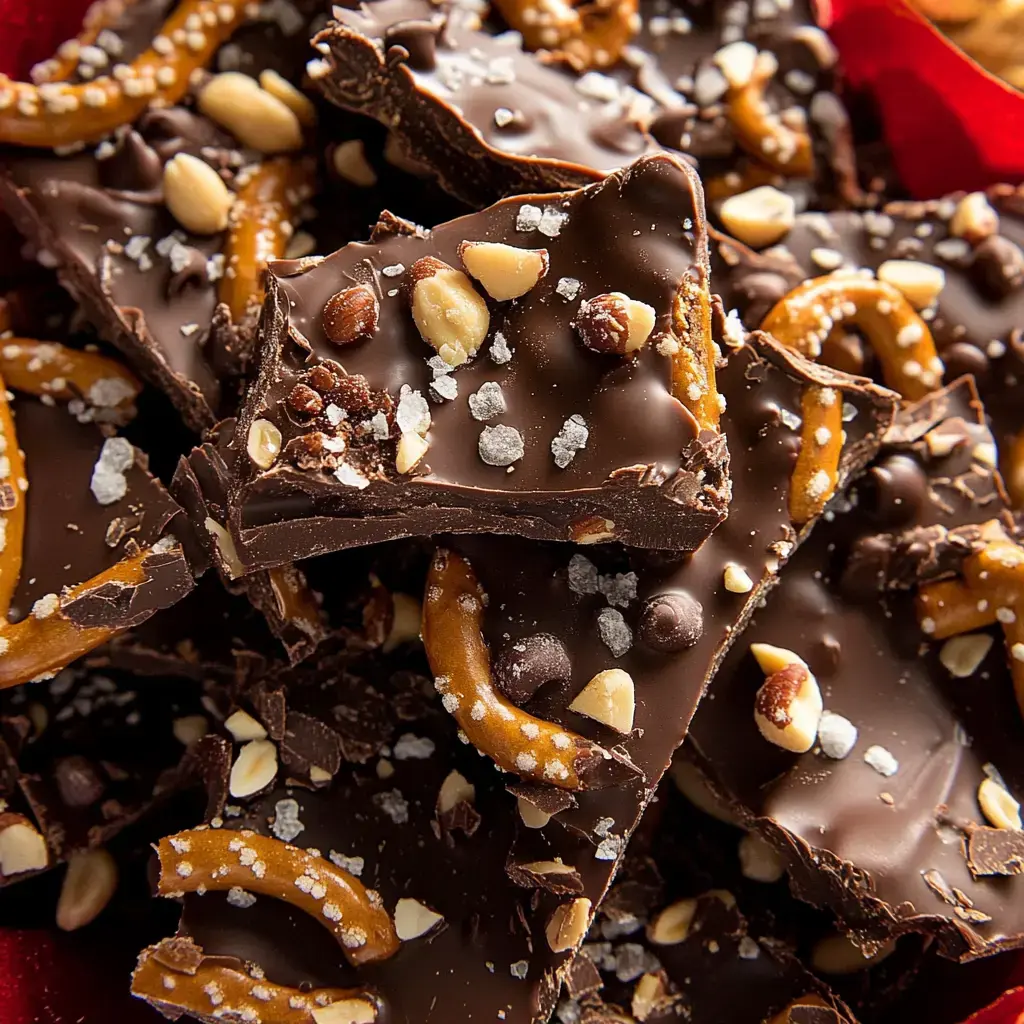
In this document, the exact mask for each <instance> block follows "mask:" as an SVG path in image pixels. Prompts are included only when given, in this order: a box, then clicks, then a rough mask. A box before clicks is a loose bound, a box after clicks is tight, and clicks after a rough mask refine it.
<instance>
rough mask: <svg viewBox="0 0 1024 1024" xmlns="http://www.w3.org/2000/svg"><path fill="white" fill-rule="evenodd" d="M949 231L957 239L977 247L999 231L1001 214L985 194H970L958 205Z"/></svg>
mask: <svg viewBox="0 0 1024 1024" xmlns="http://www.w3.org/2000/svg"><path fill="white" fill-rule="evenodd" d="M949 230H950V232H951V233H952V234H954V235H955V236H956V237H957V238H965V239H967V241H968V242H970V243H971V244H972V245H976V244H977V243H978V242H980V241H982V240H983V239H985V238H988V237H989V235H994V234H995V233H996V232H997V231H998V230H999V214H998V213H996V211H995V210H994V209H993V208H992V206H991V205H990V203H989V201H988V197H987V196H986V195H985V193H984V192H970V193H968V194H967V195H965V196H964V197H963V199H961V200H960V202H959V203H957V205H956V209H955V210H954V211H953V217H952V219H951V220H950V222H949Z"/></svg>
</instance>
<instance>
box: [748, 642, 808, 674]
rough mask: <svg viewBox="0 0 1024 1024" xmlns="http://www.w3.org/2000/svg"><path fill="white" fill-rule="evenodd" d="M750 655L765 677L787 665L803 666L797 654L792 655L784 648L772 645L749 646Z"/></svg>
mask: <svg viewBox="0 0 1024 1024" xmlns="http://www.w3.org/2000/svg"><path fill="white" fill-rule="evenodd" d="M750 653H751V654H752V655H753V656H754V658H755V660H756V661H757V665H758V668H760V669H761V671H762V672H763V673H764V674H765V675H766V676H770V675H771V674H772V673H773V672H778V671H779V670H780V669H784V668H786V667H788V666H789V665H803V664H804V659H803V658H801V657H800V655H799V654H794V653H793V652H792V651H790V650H787V649H786V648H785V647H776V646H775V645H774V644H751V645H750Z"/></svg>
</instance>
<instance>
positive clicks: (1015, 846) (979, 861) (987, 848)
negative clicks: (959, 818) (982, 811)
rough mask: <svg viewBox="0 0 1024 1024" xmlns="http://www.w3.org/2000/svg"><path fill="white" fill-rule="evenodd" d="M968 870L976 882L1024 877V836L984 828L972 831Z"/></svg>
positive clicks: (1000, 829)
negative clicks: (1023, 875) (1008, 876)
mask: <svg viewBox="0 0 1024 1024" xmlns="http://www.w3.org/2000/svg"><path fill="white" fill-rule="evenodd" d="M967 867H968V868H969V869H970V871H971V874H972V875H974V877H975V878H983V877H985V876H989V875H1019V874H1022V873H1024V833H1022V832H1021V831H1020V830H1019V829H1007V828H988V827H986V826H984V825H982V826H979V827H977V828H972V829H969V830H968V832H967Z"/></svg>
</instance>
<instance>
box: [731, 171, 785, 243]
mask: <svg viewBox="0 0 1024 1024" xmlns="http://www.w3.org/2000/svg"><path fill="white" fill-rule="evenodd" d="M719 216H720V217H721V218H722V223H723V224H724V225H725V227H726V230H727V231H728V232H729V234H731V235H735V236H736V238H738V239H739V240H740V241H741V242H743V243H745V244H746V245H749V246H751V247H752V248H754V249H763V248H765V246H769V245H774V244H775V243H776V242H777V241H779V239H780V238H782V237H783V236H785V235H786V233H787V232H788V231H789V230H790V228H792V227H793V224H794V223H795V222H796V202H795V201H794V199H793V197H792V196H790V195H787V194H786V193H785V192H780V191H779V190H778V189H777V188H773V187H772V186H771V185H760V186H758V187H757V188H752V189H751V190H750V191H749V192H740V193H739V195H735V196H730V197H729V198H728V199H726V200H724V202H723V203H722V205H721V207H720V209H719Z"/></svg>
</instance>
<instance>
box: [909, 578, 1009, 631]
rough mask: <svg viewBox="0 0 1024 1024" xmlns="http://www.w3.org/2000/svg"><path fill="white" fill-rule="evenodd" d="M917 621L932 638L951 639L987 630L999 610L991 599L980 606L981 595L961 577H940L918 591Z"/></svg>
mask: <svg viewBox="0 0 1024 1024" xmlns="http://www.w3.org/2000/svg"><path fill="white" fill-rule="evenodd" d="M916 604H917V621H918V622H919V623H920V624H921V628H922V630H923V631H924V632H925V633H927V634H928V636H929V638H931V639H932V640H948V639H949V638H950V637H951V636H959V635H960V634H961V633H973V632H974V631H975V630H977V629H985V628H986V627H988V626H991V625H993V624H994V623H995V621H996V610H995V608H994V607H992V606H990V605H989V604H988V602H987V601H986V602H984V604H982V606H981V607H980V608H979V607H978V598H977V597H976V596H974V595H973V594H972V591H971V590H970V588H969V587H967V586H966V585H965V584H964V583H962V582H961V581H960V580H939V581H938V582H936V583H929V584H928V586H926V587H922V588H921V589H920V590H919V591H918V593H917V601H916Z"/></svg>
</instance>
